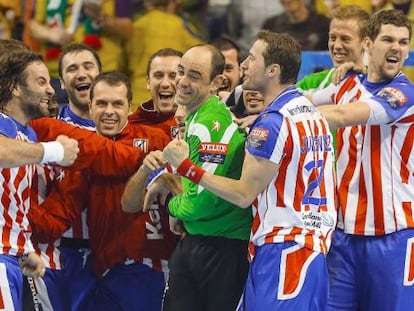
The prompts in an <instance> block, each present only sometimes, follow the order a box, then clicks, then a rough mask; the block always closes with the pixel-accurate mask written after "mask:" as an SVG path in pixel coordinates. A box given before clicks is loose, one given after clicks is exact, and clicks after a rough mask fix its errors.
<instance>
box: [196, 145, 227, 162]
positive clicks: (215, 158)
mask: <svg viewBox="0 0 414 311" xmlns="http://www.w3.org/2000/svg"><path fill="white" fill-rule="evenodd" d="M228 151H229V146H228V145H227V144H220V143H200V145H199V146H198V154H199V156H198V159H199V161H200V162H208V163H216V164H223V163H224V161H225V160H226V155H227V152H228Z"/></svg>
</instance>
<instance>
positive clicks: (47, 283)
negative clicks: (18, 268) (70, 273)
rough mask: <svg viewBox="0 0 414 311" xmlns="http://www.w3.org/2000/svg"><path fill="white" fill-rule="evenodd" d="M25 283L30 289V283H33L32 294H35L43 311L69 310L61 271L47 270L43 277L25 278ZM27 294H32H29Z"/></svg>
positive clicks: (64, 281) (66, 289) (66, 290)
mask: <svg viewBox="0 0 414 311" xmlns="http://www.w3.org/2000/svg"><path fill="white" fill-rule="evenodd" d="M27 281H28V283H29V287H31V282H33V283H34V290H35V293H34V294H37V297H38V299H39V302H40V304H41V305H42V308H43V310H54V311H69V310H70V300H69V295H68V288H67V282H66V279H65V277H64V274H63V271H62V270H52V269H49V268H47V269H46V272H45V275H44V276H43V277H41V278H27ZM28 294H29V295H30V294H33V293H30V292H29V293H28Z"/></svg>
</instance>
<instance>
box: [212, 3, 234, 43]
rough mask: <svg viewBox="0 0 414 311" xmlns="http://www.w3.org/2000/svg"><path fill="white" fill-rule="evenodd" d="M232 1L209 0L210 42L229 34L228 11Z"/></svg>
mask: <svg viewBox="0 0 414 311" xmlns="http://www.w3.org/2000/svg"><path fill="white" fill-rule="evenodd" d="M230 3H231V0H209V1H208V10H207V26H208V36H209V39H210V40H214V39H216V38H219V37H221V36H222V35H224V34H226V33H227V32H228V27H227V11H228V9H229V5H230Z"/></svg>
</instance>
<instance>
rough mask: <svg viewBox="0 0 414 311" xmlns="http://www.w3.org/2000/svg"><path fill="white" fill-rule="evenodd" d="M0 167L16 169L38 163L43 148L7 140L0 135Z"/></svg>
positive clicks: (37, 145) (34, 144) (41, 156)
mask: <svg viewBox="0 0 414 311" xmlns="http://www.w3.org/2000/svg"><path fill="white" fill-rule="evenodd" d="M0 146H1V147H0V166H1V167H3V168H5V167H18V166H23V165H27V164H35V163H40V162H41V161H42V159H43V152H44V150H43V146H42V145H41V144H38V143H29V142H24V141H19V140H15V139H11V138H7V137H4V136H1V135H0Z"/></svg>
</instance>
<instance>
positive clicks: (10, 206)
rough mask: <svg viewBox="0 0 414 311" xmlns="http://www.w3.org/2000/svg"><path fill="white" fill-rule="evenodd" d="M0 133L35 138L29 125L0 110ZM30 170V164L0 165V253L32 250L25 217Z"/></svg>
mask: <svg viewBox="0 0 414 311" xmlns="http://www.w3.org/2000/svg"><path fill="white" fill-rule="evenodd" d="M0 135H3V136H6V137H9V138H13V139H16V140H21V141H28V142H35V141H37V137H36V134H35V133H34V131H33V130H32V129H31V128H30V127H29V126H23V125H22V124H20V123H19V122H17V121H16V120H14V119H13V118H11V117H9V116H7V115H5V114H3V113H0ZM33 174H34V165H25V166H21V167H16V168H0V184H1V187H0V196H1V206H0V209H1V213H0V235H1V240H0V249H1V251H0V252H1V254H8V255H13V256H20V255H22V254H24V253H29V252H33V251H34V249H33V245H32V242H31V241H30V235H31V228H30V225H29V220H28V218H27V213H28V210H29V208H30V188H31V185H32V179H33Z"/></svg>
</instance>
